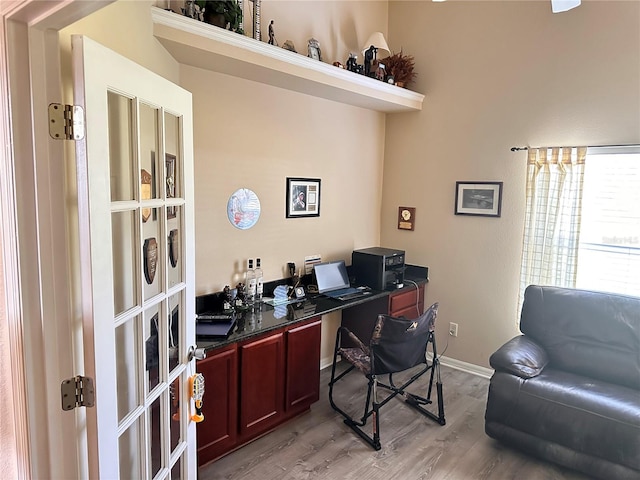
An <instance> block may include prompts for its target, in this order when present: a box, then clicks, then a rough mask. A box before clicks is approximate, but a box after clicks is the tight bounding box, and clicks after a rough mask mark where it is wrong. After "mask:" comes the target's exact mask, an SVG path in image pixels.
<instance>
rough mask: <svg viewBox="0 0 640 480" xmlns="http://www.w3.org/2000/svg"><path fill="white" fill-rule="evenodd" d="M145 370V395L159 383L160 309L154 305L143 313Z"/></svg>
mask: <svg viewBox="0 0 640 480" xmlns="http://www.w3.org/2000/svg"><path fill="white" fill-rule="evenodd" d="M144 328H145V332H144V336H145V370H146V384H147V393H149V392H151V390H153V389H154V388H155V387H156V386H157V385H158V383H160V350H159V348H160V308H159V306H158V305H155V306H154V307H152V308H149V309H147V310H146V311H145V312H144Z"/></svg>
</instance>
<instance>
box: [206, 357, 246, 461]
mask: <svg viewBox="0 0 640 480" xmlns="http://www.w3.org/2000/svg"><path fill="white" fill-rule="evenodd" d="M196 367H197V369H198V371H199V372H200V373H202V374H203V375H204V381H205V396H204V398H203V404H202V413H203V414H204V421H203V422H202V423H199V424H198V425H197V427H196V432H197V439H198V465H204V464H205V463H208V462H210V461H211V460H214V459H216V458H218V457H220V456H221V455H224V454H225V453H226V452H228V451H229V450H231V449H232V448H233V447H234V446H235V445H236V441H237V436H238V353H237V349H236V345H235V344H234V345H230V346H229V347H224V348H222V349H220V350H214V351H213V352H211V353H208V354H207V358H206V359H204V360H202V361H199V362H197V364H196Z"/></svg>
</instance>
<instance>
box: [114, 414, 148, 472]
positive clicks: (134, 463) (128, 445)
mask: <svg viewBox="0 0 640 480" xmlns="http://www.w3.org/2000/svg"><path fill="white" fill-rule="evenodd" d="M142 418H143V417H140V418H138V419H137V420H136V421H135V422H134V423H133V424H132V425H131V426H130V427H129V428H128V429H127V430H126V431H125V432H124V433H123V434H122V435H120V438H119V439H118V453H119V454H120V478H121V479H133V478H143V475H142V462H143V461H144V456H141V455H140V451H141V446H142V445H144V435H143V432H144V430H143V429H142V425H141V424H142Z"/></svg>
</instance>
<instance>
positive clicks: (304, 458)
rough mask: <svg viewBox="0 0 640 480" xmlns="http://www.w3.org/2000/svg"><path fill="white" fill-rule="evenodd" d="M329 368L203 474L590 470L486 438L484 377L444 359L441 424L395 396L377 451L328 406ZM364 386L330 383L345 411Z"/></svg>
mask: <svg viewBox="0 0 640 480" xmlns="http://www.w3.org/2000/svg"><path fill="white" fill-rule="evenodd" d="M330 373H331V371H330V368H326V369H324V370H323V371H322V373H321V377H320V382H321V389H320V400H319V401H318V402H316V403H315V404H314V405H313V406H312V407H311V411H310V412H309V413H306V414H304V415H301V416H299V417H297V418H295V419H293V420H291V421H290V422H288V423H287V424H286V425H284V426H281V427H280V428H279V429H277V430H275V431H274V432H271V433H269V434H267V435H265V436H263V437H262V438H259V439H258V440H256V441H254V442H252V443H251V444H249V445H247V446H245V447H243V448H241V449H239V450H237V451H235V452H233V453H231V454H229V455H227V456H226V457H224V458H222V459H220V460H218V461H216V462H213V463H211V464H209V465H206V466H204V467H202V468H200V470H199V478H200V480H214V479H230V480H231V479H247V480H285V479H292V480H307V479H331V480H333V479H335V480H343V479H344V480H378V479H379V480H383V479H384V480H388V479H401V480H414V479H415V480H426V479H433V480H445V479H446V480H466V479H490V480H494V479H495V480H503V479H518V480H542V479H549V480H583V479H586V478H588V477H585V476H583V475H580V474H578V473H576V472H573V471H569V470H566V469H563V468H561V467H558V466H555V465H552V464H549V463H545V462H542V461H539V460H537V459H535V458H533V457H530V456H528V455H525V454H523V453H520V452H518V451H515V450H512V449H510V448H507V447H506V446H504V445H502V444H500V443H498V442H496V441H494V440H493V439H491V438H489V437H488V436H487V435H486V434H485V433H484V410H485V405H486V398H487V389H488V386H489V381H488V380H486V379H484V378H480V377H477V376H475V375H471V374H468V373H464V372H461V371H458V370H454V369H451V368H447V367H442V383H443V390H444V398H445V417H446V420H447V424H446V425H445V426H440V425H438V424H437V423H435V422H433V421H432V420H429V419H427V418H426V417H424V416H422V415H420V414H418V413H417V412H415V411H414V410H413V409H411V408H409V407H408V406H406V405H403V402H402V400H401V399H400V398H399V397H397V398H396V399H394V400H392V401H391V402H389V403H388V404H387V405H385V406H384V407H383V408H382V410H381V415H380V417H381V425H380V432H381V441H382V450H380V451H378V452H376V451H374V450H373V449H372V448H370V447H369V446H368V445H367V444H365V443H364V442H363V441H362V440H361V439H360V438H359V437H357V436H356V435H355V434H354V433H353V432H352V431H351V430H350V429H349V428H348V427H347V426H346V425H345V424H344V423H343V422H342V417H341V416H339V415H338V414H337V413H336V412H334V411H333V410H332V409H331V407H330V405H329V400H328V388H327V383H328V381H329V378H330ZM427 377H428V375H424V376H423V379H424V380H422V379H421V380H420V381H419V382H416V384H417V385H423V386H424V385H426V384H427ZM416 384H414V385H416ZM339 387H342V389H340V390H338V389H339ZM365 391H366V381H365V379H364V377H362V376H361V375H358V374H356V373H352V374H350V375H349V376H347V377H346V378H345V380H343V381H342V385H340V384H338V385H337V386H336V387H335V389H334V398H335V399H336V402H337V403H338V404H339V405H344V406H347V405H353V408H354V409H355V408H356V405H357V410H351V409H350V410H349V411H354V412H357V413H358V414H360V415H361V411H362V410H361V408H363V407H362V406H361V405H362V404H361V403H360V401H358V400H360V398H362V402H363V401H364V400H363V399H364V397H363V396H362V395H361V393H360V392H362V394H363V393H364V392H365ZM416 393H418V392H417V391H416ZM423 393H424V392H423ZM205 401H206V398H205ZM356 401H357V403H355V402H356ZM347 408H349V407H347ZM369 423H370V422H368V424H367V427H369V426H370V425H369ZM203 425H204V424H203Z"/></svg>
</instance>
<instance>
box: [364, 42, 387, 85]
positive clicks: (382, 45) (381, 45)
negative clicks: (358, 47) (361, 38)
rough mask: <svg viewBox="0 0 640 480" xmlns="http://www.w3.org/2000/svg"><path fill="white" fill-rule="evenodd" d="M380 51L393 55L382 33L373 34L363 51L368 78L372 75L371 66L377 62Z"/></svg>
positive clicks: (365, 71) (365, 72)
mask: <svg viewBox="0 0 640 480" xmlns="http://www.w3.org/2000/svg"><path fill="white" fill-rule="evenodd" d="M378 50H382V51H385V52H387V53H389V54H391V51H390V50H389V45H387V41H386V40H385V38H384V35H383V34H382V32H374V33H372V34H371V35H370V36H369V38H368V39H367V41H366V42H365V44H364V47H363V49H362V54H363V55H364V74H365V75H366V76H367V77H368V76H370V75H371V64H372V63H373V62H374V61H375V60H376V58H377V56H378Z"/></svg>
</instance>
